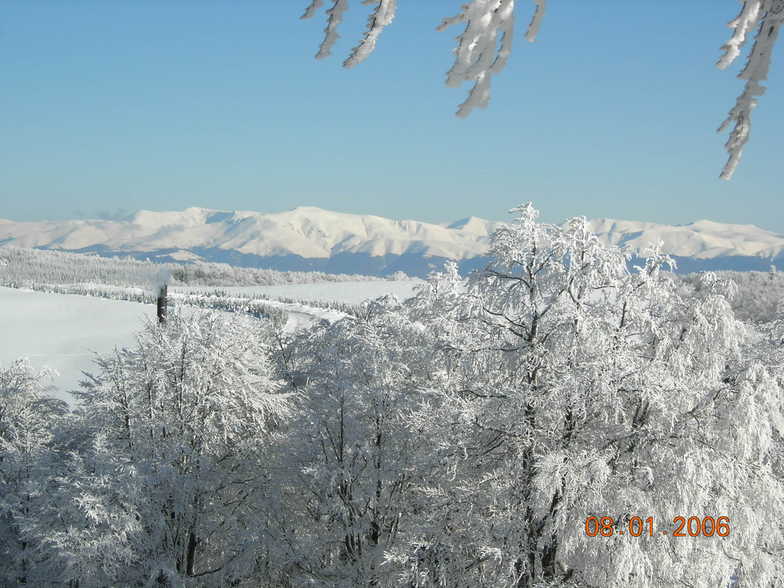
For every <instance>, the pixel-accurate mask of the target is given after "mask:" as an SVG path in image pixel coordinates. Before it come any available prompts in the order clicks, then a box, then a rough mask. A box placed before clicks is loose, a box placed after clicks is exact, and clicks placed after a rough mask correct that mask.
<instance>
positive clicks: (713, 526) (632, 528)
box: [585, 516, 730, 537]
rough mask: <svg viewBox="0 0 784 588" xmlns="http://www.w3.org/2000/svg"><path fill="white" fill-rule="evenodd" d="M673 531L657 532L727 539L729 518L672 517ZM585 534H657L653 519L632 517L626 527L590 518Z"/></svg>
mask: <svg viewBox="0 0 784 588" xmlns="http://www.w3.org/2000/svg"><path fill="white" fill-rule="evenodd" d="M672 524H673V526H674V527H675V529H674V530H673V531H667V530H661V531H658V533H659V534H661V535H672V536H673V537H713V536H717V537H727V536H729V534H730V518H729V517H716V518H714V517H711V516H705V517H681V516H678V517H674V518H673V519H672ZM585 534H586V535H587V536H588V537H612V536H613V535H621V536H623V535H631V536H632V537H641V536H643V535H645V536H647V537H653V536H654V535H655V534H657V531H656V526H655V525H654V521H653V517H646V518H645V519H643V518H641V517H638V516H634V517H629V518H628V520H626V526H625V528H624V526H623V525H622V524H621V521H616V520H615V519H614V518H613V517H595V516H590V517H588V518H587V519H585Z"/></svg>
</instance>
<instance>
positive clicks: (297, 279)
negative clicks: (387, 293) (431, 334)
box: [0, 247, 382, 288]
mask: <svg viewBox="0 0 784 588" xmlns="http://www.w3.org/2000/svg"><path fill="white" fill-rule="evenodd" d="M161 274H166V275H168V276H170V277H171V279H172V283H173V284H174V285H192V286H275V285H286V284H310V283H317V282H346V281H358V280H361V281H369V280H380V279H382V278H378V277H374V276H362V275H349V274H327V273H324V272H281V271H275V270H269V269H252V268H239V267H234V266H230V265H227V264H223V263H205V262H195V263H189V264H176V263H154V262H151V261H140V260H137V259H132V258H118V257H114V258H105V257H99V256H96V255H82V254H77V253H64V252H61V251H49V250H41V249H24V248H19V247H0V285H3V286H11V287H30V286H31V285H40V284H75V283H92V284H102V285H107V286H121V287H137V288H138V287H141V288H149V287H150V286H151V285H152V284H154V283H156V282H157V281H158V280H159V277H160V276H161Z"/></svg>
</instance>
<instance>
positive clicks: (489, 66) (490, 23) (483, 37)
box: [436, 0, 546, 117]
mask: <svg viewBox="0 0 784 588" xmlns="http://www.w3.org/2000/svg"><path fill="white" fill-rule="evenodd" d="M534 3H535V4H536V11H535V13H534V16H533V19H532V20H531V23H530V25H529V26H528V31H527V33H526V39H527V40H529V41H533V40H534V39H535V37H536V34H537V32H538V31H539V26H540V24H541V21H542V17H543V16H544V12H545V5H546V0H534ZM514 5H515V0H473V1H472V2H471V3H470V4H465V5H464V6H463V12H461V13H460V14H458V15H457V16H453V17H452V18H445V19H444V20H443V22H442V23H441V24H440V25H439V26H438V28H437V29H436V30H439V31H443V30H444V29H446V28H447V27H449V26H451V25H453V24H457V23H458V22H465V23H466V28H465V31H463V33H462V34H461V35H459V36H458V37H457V40H458V46H457V48H456V49H455V63H454V65H453V66H452V68H451V69H450V70H449V71H448V72H447V75H446V83H447V85H448V86H453V87H454V86H459V85H460V84H461V83H462V82H467V81H470V82H474V86H473V87H472V88H471V91H470V92H469V94H468V98H467V99H466V101H465V102H463V103H462V104H461V105H460V106H459V107H458V109H457V116H460V117H465V116H468V115H469V114H470V113H471V111H472V110H473V109H474V108H476V107H480V108H484V107H485V106H487V103H488V102H489V101H490V81H491V77H492V76H493V74H497V73H498V72H500V71H501V70H502V69H503V68H504V67H505V66H506V62H507V61H508V59H509V55H510V54H511V52H512V37H513V35H514Z"/></svg>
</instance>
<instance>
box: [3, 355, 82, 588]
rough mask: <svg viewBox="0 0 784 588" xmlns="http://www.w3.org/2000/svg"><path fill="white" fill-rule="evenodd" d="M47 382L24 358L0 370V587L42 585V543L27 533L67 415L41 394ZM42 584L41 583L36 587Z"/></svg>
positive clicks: (44, 374) (63, 408) (59, 403)
mask: <svg viewBox="0 0 784 588" xmlns="http://www.w3.org/2000/svg"><path fill="white" fill-rule="evenodd" d="M48 377H49V373H48V372H46V371H41V372H36V371H34V370H33V369H32V367H31V366H30V363H29V362H28V361H27V360H25V359H20V360H17V361H16V362H14V363H12V364H11V365H9V366H8V367H5V368H0V558H2V565H0V585H3V586H17V585H22V584H36V583H39V582H40V581H41V576H40V575H39V573H38V572H39V570H38V569H37V568H38V567H39V565H40V560H41V558H42V557H44V555H43V554H42V551H41V549H40V547H41V546H40V543H39V542H37V541H35V539H34V538H33V537H32V536H31V534H30V533H28V532H27V531H28V529H27V528H28V526H29V525H30V524H31V522H32V521H35V520H36V519H38V517H39V515H40V511H41V506H42V503H45V502H46V500H47V499H48V497H47V495H46V485H47V484H46V480H47V477H48V475H49V471H48V470H49V466H50V464H51V461H50V460H49V459H48V458H49V453H50V449H51V443H52V440H53V431H54V429H55V426H56V424H57V422H58V421H59V420H60V419H61V418H62V417H63V416H64V415H65V413H66V412H67V408H66V405H65V403H64V402H63V401H61V400H56V399H53V398H49V397H47V396H46V394H45V387H46V386H45V384H46V380H47V378H48ZM38 585H40V584H38Z"/></svg>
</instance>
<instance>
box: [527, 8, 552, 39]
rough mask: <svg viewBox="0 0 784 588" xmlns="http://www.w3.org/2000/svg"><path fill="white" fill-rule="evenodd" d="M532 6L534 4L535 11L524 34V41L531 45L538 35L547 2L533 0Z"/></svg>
mask: <svg viewBox="0 0 784 588" xmlns="http://www.w3.org/2000/svg"><path fill="white" fill-rule="evenodd" d="M534 4H536V10H535V11H534V15H533V17H532V18H531V23H530V24H529V25H528V30H527V31H526V32H525V40H526V41H530V42H531V43H533V42H534V41H536V35H538V34H539V27H540V26H541V25H542V19H543V18H544V13H545V11H546V10H547V0H534Z"/></svg>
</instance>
